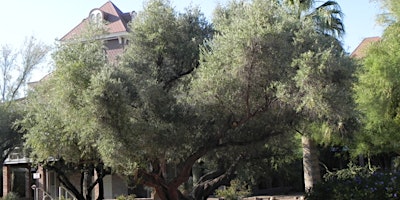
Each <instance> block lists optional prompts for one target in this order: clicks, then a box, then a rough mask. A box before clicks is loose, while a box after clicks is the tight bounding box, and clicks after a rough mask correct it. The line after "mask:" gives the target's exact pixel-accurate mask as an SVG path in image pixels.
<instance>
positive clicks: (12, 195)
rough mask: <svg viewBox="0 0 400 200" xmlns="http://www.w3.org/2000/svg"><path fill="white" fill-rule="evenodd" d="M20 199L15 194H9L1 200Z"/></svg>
mask: <svg viewBox="0 0 400 200" xmlns="http://www.w3.org/2000/svg"><path fill="white" fill-rule="evenodd" d="M20 199H21V198H20V197H19V196H18V194H17V193H14V192H10V193H8V194H7V195H6V196H5V197H3V198H2V200H20Z"/></svg>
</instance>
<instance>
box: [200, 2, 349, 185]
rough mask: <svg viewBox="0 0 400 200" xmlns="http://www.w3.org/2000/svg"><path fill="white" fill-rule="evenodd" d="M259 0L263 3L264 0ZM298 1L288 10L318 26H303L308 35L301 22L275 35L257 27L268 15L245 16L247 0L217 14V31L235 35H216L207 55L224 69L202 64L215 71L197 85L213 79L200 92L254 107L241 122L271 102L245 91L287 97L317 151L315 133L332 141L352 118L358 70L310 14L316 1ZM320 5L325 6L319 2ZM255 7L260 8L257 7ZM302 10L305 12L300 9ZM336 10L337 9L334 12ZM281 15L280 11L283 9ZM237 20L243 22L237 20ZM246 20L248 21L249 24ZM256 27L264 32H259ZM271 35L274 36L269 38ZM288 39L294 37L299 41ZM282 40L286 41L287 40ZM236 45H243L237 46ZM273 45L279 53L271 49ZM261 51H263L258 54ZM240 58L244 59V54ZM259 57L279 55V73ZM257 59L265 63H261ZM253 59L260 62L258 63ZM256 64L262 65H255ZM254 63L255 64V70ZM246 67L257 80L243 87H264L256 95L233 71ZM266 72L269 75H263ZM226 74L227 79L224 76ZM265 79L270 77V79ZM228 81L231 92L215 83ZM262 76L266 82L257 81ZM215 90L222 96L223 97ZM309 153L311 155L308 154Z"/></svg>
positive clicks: (300, 127)
mask: <svg viewBox="0 0 400 200" xmlns="http://www.w3.org/2000/svg"><path fill="white" fill-rule="evenodd" d="M256 2H257V3H260V1H256ZM307 2H308V3H309V4H307V5H304V6H303V5H302V4H301V3H307ZM269 3H270V2H269ZM298 3H300V4H295V5H294V6H286V8H287V10H285V11H283V12H285V14H286V15H290V17H287V18H289V19H292V20H293V21H296V20H299V21H300V22H296V23H299V24H297V26H301V25H300V24H303V26H301V27H302V28H303V27H304V26H307V27H308V28H311V29H313V30H310V29H305V30H303V31H310V32H312V33H307V34H305V35H303V34H304V32H303V31H299V30H298V29H296V27H293V29H294V31H287V32H284V31H286V30H281V29H277V30H278V31H282V32H284V33H275V34H272V32H271V33H269V35H267V33H266V31H265V30H260V29H256V28H255V27H257V25H259V24H260V23H261V22H263V20H264V19H263V18H261V17H259V16H260V15H257V14H254V15H257V17H254V18H258V19H259V21H258V23H259V24H257V23H254V24H252V23H251V22H252V21H251V20H249V19H248V18H246V17H243V16H244V14H243V13H245V12H243V11H242V10H240V9H241V8H242V7H246V5H247V4H246V3H238V4H236V5H235V6H233V7H230V8H229V9H231V10H229V9H228V12H225V13H222V14H221V16H223V17H222V19H217V21H216V23H215V26H216V29H217V32H219V31H220V30H221V29H222V28H224V31H220V32H223V34H221V35H222V37H228V36H230V38H228V39H225V40H223V41H224V42H225V43H218V44H215V43H216V42H215V41H216V40H218V39H219V35H217V36H216V39H215V40H214V41H213V43H212V45H211V47H210V49H212V51H210V53H208V54H206V55H208V56H210V57H211V58H212V59H214V60H212V61H210V60H209V59H207V58H204V59H203V60H207V64H206V65H207V66H210V63H213V62H216V63H219V66H218V67H219V68H218V69H219V70H220V71H217V70H216V69H214V68H211V67H210V68H206V69H205V68H200V70H204V73H205V71H206V70H209V72H208V73H207V74H206V75H204V76H205V78H207V79H206V80H203V79H201V81H200V82H196V84H195V85H205V84H207V85H208V86H205V88H207V89H204V90H202V92H198V93H199V94H202V98H203V99H205V98H206V97H204V94H210V95H207V96H210V98H212V99H214V101H215V102H218V101H220V102H221V103H222V104H223V105H225V106H226V107H227V109H228V108H229V109H230V110H231V112H232V113H235V114H236V113H237V112H238V111H239V110H243V108H244V107H248V108H247V114H246V112H243V114H241V115H242V116H241V117H238V118H239V119H241V118H242V120H238V121H239V122H240V121H246V116H253V115H254V114H257V113H258V112H259V111H260V110H261V111H262V110H263V109H265V108H263V107H262V106H263V105H265V103H264V104H263V103H262V102H258V103H257V102H254V104H253V105H252V104H249V102H250V103H253V101H254V99H251V98H249V97H247V95H244V94H253V96H255V97H258V98H257V100H259V101H260V100H263V99H266V100H270V99H273V100H274V101H273V102H274V103H275V102H276V103H279V104H282V103H281V102H280V101H284V102H285V103H284V104H283V105H286V106H288V107H289V108H294V110H293V109H289V110H291V111H292V112H295V113H297V116H296V117H295V119H296V123H293V126H294V128H295V130H296V131H298V132H300V133H302V134H303V135H304V136H307V137H304V140H303V141H304V143H303V144H308V147H307V148H308V150H309V151H305V152H315V151H312V149H313V147H314V145H313V143H312V142H313V140H310V139H311V138H310V136H313V137H314V138H317V137H319V138H324V139H325V142H326V139H331V138H330V137H328V136H330V135H333V134H332V133H333V132H338V131H339V130H342V131H343V130H344V129H343V127H344V126H342V125H344V124H346V123H344V122H345V121H346V119H347V118H348V117H349V116H351V110H352V106H353V105H354V104H353V103H352V100H351V96H350V94H351V91H350V89H349V88H350V85H351V82H352V80H353V78H352V73H353V70H354V65H353V63H352V62H351V61H350V60H349V58H346V55H345V53H344V51H343V49H342V47H341V46H340V43H339V42H338V41H337V40H336V39H335V38H334V37H331V36H329V35H328V34H321V33H327V32H323V31H321V30H322V29H318V28H316V27H318V23H317V22H318V21H315V20H316V16H317V15H316V14H313V15H311V16H312V17H307V16H310V15H307V14H308V12H306V13H305V14H303V13H302V12H303V10H304V9H305V8H307V9H306V11H308V9H310V6H312V5H313V4H311V2H310V1H299V2H298ZM323 5H328V4H323ZM263 6H264V5H263ZM263 6H260V7H263ZM281 6H283V5H281ZM235 9H236V10H235ZM318 9H321V8H320V7H318ZM273 10H275V9H273ZM300 11H301V12H300ZM253 12H254V13H259V12H255V11H253ZM299 12H300V14H297V13H299ZM335 12H336V11H334V13H335ZM227 13H228V14H227ZM317 13H318V12H317ZM277 16H280V15H279V14H277ZM303 16H305V17H303ZM334 16H336V15H334ZM238 18H240V19H238ZM260 18H261V19H260ZM271 18H273V17H271ZM267 19H268V18H267ZM233 21H240V22H238V23H233ZM253 21H255V20H253ZM265 21H266V20H265ZM319 21H321V20H319ZM336 22H340V21H336ZM293 23H294V22H293ZM238 24H240V25H238ZM242 24H247V25H248V26H245V25H242ZM294 24H295V23H294ZM221 25H222V26H221ZM220 26H221V27H220ZM224 26H225V27H224ZM260 26H261V25H260ZM272 26H273V27H276V26H277V27H279V28H280V26H279V25H275V24H274V25H272ZM294 26H296V25H294ZM261 27H262V26H261ZM297 28H298V27H297ZM229 29H230V31H231V32H232V30H234V32H235V33H231V34H230V35H228V34H227V32H229ZM265 29H267V28H265ZM242 30H243V31H242ZM245 30H247V31H248V33H245V32H246V31H245ZM267 30H268V29H267ZM253 32H254V33H253ZM289 32H295V33H294V34H293V35H291V34H288V33H289ZM255 33H259V35H257V34H255ZM245 34H247V35H245ZM262 34H265V35H262ZM306 35H308V36H311V35H312V36H313V37H314V38H316V40H315V41H314V42H311V41H309V39H310V38H307V36H306ZM246 36H248V38H246ZM284 36H286V37H287V39H281V38H282V37H284ZM239 38H240V39H239ZM271 38H273V39H271ZM318 40H320V41H318ZM232 41H238V43H239V41H241V42H242V43H239V44H237V43H234V42H232ZM265 41H268V42H269V43H267V42H265ZM282 41H293V43H290V42H282ZM278 42H282V44H281V43H278ZM229 44H230V46H229ZM237 46H239V47H243V46H244V47H246V46H247V47H248V51H244V50H242V49H238V48H237ZM273 47H281V49H278V48H275V49H273ZM222 48H226V49H225V51H224V50H220V49H222ZM215 49H218V50H219V52H224V53H225V54H221V55H218V56H217V52H216V51H215ZM227 49H229V50H227ZM236 49H237V51H235V50H236ZM270 49H273V50H270ZM250 50H253V51H254V53H256V55H257V57H255V58H253V57H251V55H253V54H250V53H248V54H246V53H247V52H249V51H250ZM294 50H296V51H294ZM271 51H272V52H273V53H270V52H271ZM263 53H265V55H263ZM249 55H250V56H249ZM258 55H262V56H259V57H258ZM246 56H247V57H246ZM274 56H275V57H274ZM240 58H241V60H239V59H240ZM256 58H264V59H265V60H263V62H265V63H271V65H272V61H271V60H273V64H274V65H272V66H270V67H268V68H270V69H274V70H270V71H273V72H274V73H276V74H274V73H272V72H269V73H266V72H265V71H266V70H265V69H266V68H267V67H265V66H264V63H262V62H261V61H258V60H257V59H256ZM259 60H262V59H259ZM250 61H251V62H250ZM257 61H258V62H260V63H257ZM252 62H254V64H253V63H252ZM333 62H336V63H333ZM235 64H236V65H237V67H236V68H232V67H233V66H235ZM253 65H254V66H256V67H253ZM261 66H263V67H261ZM277 66H279V67H277ZM284 66H286V67H287V68H285V67H284ZM241 67H242V68H241ZM246 67H247V68H246ZM250 67H253V68H250ZM257 67H258V68H257ZM215 68H217V67H215ZM276 68H277V69H276ZM249 69H251V70H254V72H252V71H251V70H249ZM217 72H220V73H221V74H222V77H224V78H221V74H217ZM250 72H251V73H250ZM246 73H248V75H247V76H248V77H251V78H249V80H248V81H250V83H251V84H249V83H248V84H247V86H246V84H244V85H243V86H242V87H245V86H246V87H247V88H251V87H255V86H256V85H259V87H258V88H257V87H255V88H257V89H258V93H256V94H258V95H254V91H251V92H248V91H246V90H245V89H242V90H243V91H241V92H239V91H240V90H239V89H240V86H241V85H240V84H239V83H241V82H240V81H242V82H243V80H242V79H239V80H235V79H233V77H235V76H239V75H237V74H246ZM232 74H233V75H232ZM228 75H229V76H228ZM262 75H263V76H265V77H263V78H258V77H259V76H262ZM209 79H210V80H209ZM221 79H222V80H223V81H221ZM245 80H246V79H245ZM265 80H268V81H267V82H266V81H265ZM209 81H211V82H209ZM225 81H227V82H229V84H227V85H228V86H227V87H228V88H231V89H232V91H231V92H229V90H228V88H224V89H221V88H223V87H222V86H221V87H215V84H216V83H218V84H221V83H224V82H225ZM256 81H261V82H260V83H257V82H256ZM255 82H256V83H255ZM246 87H245V88H246ZM219 90H221V91H219ZM233 91H236V92H233ZM267 92H270V94H269V95H271V96H267V97H264V98H260V97H263V96H265V95H266V93H267ZM216 93H217V94H220V93H221V94H223V96H217V95H216ZM282 93H284V94H285V95H283V94H282ZM232 94H235V95H237V96H232ZM286 95H287V96H286ZM215 96H217V98H216V97H215ZM285 96H286V97H285ZM250 97H251V96H250ZM247 98H249V99H247ZM285 98H286V99H285ZM227 99H229V100H230V101H229V102H226V101H227ZM238 99H245V100H246V101H245V102H243V103H242V104H238ZM275 99H277V100H275ZM278 100H279V101H278ZM264 101H265V100H264ZM215 102H213V103H215ZM233 105H237V107H234V106H233ZM254 105H257V106H259V107H256V106H254ZM339 105H340V106H339ZM252 106H253V107H252ZM281 110H282V109H281ZM239 116H240V115H239ZM243 119H245V120H243ZM347 125H348V124H346V126H347ZM319 141H321V140H319ZM322 141H324V140H322ZM310 149H311V150H310ZM313 157H315V156H313ZM305 158H309V157H308V156H307V155H305ZM311 160H312V162H309V161H307V159H305V161H306V162H305V164H308V163H316V164H314V165H313V166H310V168H311V169H314V168H317V169H318V168H319V166H318V162H316V161H317V159H315V158H314V159H311ZM307 169H308V168H307ZM312 173H313V172H312ZM314 174H316V176H315V177H316V178H318V177H319V176H320V175H319V170H317V172H314ZM312 184H313V183H311V184H310V185H312ZM306 186H307V185H306Z"/></svg>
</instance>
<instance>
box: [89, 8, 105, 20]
mask: <svg viewBox="0 0 400 200" xmlns="http://www.w3.org/2000/svg"><path fill="white" fill-rule="evenodd" d="M89 19H90V22H93V23H101V22H102V21H103V19H104V17H103V12H102V11H101V10H99V9H93V10H92V11H90V14H89Z"/></svg>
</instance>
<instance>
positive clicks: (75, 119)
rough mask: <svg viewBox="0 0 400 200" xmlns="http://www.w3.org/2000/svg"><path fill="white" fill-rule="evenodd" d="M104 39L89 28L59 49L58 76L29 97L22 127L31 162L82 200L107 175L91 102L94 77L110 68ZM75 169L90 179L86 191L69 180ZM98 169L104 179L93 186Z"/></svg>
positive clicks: (47, 79) (100, 31)
mask: <svg viewBox="0 0 400 200" xmlns="http://www.w3.org/2000/svg"><path fill="white" fill-rule="evenodd" d="M101 34H104V30H103V29H102V28H101V27H98V26H93V27H92V26H89V27H88V28H87V30H85V31H84V33H82V35H80V36H77V37H76V38H74V40H71V41H66V42H63V43H61V44H60V45H59V46H58V48H57V50H56V52H55V54H54V55H53V58H54V63H55V71H54V72H53V73H51V74H49V75H48V76H47V77H45V78H44V79H43V80H42V81H41V82H40V84H37V85H36V86H35V88H33V90H32V91H31V92H30V93H29V95H28V98H27V103H26V105H27V106H26V110H27V112H26V114H25V116H24V118H23V119H22V120H20V121H19V122H18V124H19V125H20V126H22V127H23V130H24V131H26V134H25V136H24V139H25V146H26V148H27V149H29V150H30V152H29V153H30V157H31V158H32V159H33V160H34V162H35V163H36V164H38V163H40V164H43V165H44V166H45V167H47V168H49V169H53V170H55V171H56V172H57V175H58V178H59V180H60V182H62V183H63V184H64V185H65V186H66V187H67V188H68V189H69V190H70V191H71V192H72V193H73V194H74V195H75V196H76V197H77V198H78V199H90V198H91V190H92V189H93V188H94V186H95V185H96V184H97V181H99V180H101V179H102V178H103V177H102V176H103V175H105V174H103V173H102V172H101V170H102V169H101V168H102V166H103V164H102V162H101V158H100V157H99V154H98V151H97V148H96V143H97V133H96V132H95V131H96V128H94V127H93V124H91V123H90V118H89V117H88V115H89V114H90V113H91V111H90V110H87V102H86V100H85V93H86V91H87V90H88V89H89V86H90V83H91V77H92V76H94V75H96V74H98V73H100V71H101V70H102V69H103V68H105V67H106V66H108V65H107V62H106V57H105V55H104V48H105V47H104V45H103V42H102V41H101V40H96V39H93V38H96V37H97V36H99V35H101ZM98 167H100V168H98ZM74 169H81V171H82V177H83V178H84V179H85V181H84V182H83V183H81V184H82V188H83V189H82V190H81V191H79V190H78V189H77V188H76V187H75V186H74V185H73V184H72V183H71V182H70V180H69V179H68V174H69V173H71V171H72V172H73V170H74ZM94 169H97V171H98V173H100V175H99V176H98V180H96V181H93V182H92V180H91V178H90V176H91V174H92V173H93V171H94ZM99 170H100V171H99Z"/></svg>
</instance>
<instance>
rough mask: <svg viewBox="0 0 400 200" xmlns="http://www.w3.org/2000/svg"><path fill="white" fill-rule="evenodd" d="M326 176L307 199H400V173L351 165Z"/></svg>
mask: <svg viewBox="0 0 400 200" xmlns="http://www.w3.org/2000/svg"><path fill="white" fill-rule="evenodd" d="M324 178H325V180H324V181H323V182H321V183H319V184H316V185H315V186H314V187H313V190H312V192H311V193H308V194H307V195H306V199H308V200H319V199H326V200H330V199H332V200H336V199H349V200H350V199H354V200H358V199H360V200H369V199H371V200H375V199H381V200H384V199H400V173H392V172H376V171H375V170H368V169H367V168H363V167H358V166H350V167H349V169H344V170H340V171H338V172H335V173H329V175H328V176H326V177H324Z"/></svg>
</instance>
